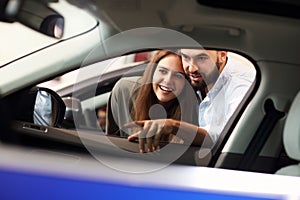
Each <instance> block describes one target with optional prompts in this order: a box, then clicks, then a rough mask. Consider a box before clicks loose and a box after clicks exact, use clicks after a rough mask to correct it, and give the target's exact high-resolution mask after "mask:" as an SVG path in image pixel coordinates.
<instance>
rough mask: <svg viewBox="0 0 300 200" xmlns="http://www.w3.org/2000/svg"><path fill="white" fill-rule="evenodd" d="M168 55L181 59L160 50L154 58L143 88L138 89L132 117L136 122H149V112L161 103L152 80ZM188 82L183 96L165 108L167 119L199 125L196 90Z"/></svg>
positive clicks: (149, 65)
mask: <svg viewBox="0 0 300 200" xmlns="http://www.w3.org/2000/svg"><path fill="white" fill-rule="evenodd" d="M168 55H176V56H178V57H179V58H180V59H181V57H180V56H179V55H178V54H177V53H175V52H172V51H169V50H158V51H156V52H155V53H154V55H153V56H152V58H151V60H150V62H149V64H148V66H147V67H146V70H145V72H144V74H143V76H142V78H141V81H140V83H141V86H140V87H139V88H137V96H136V100H135V103H134V105H133V107H134V109H133V113H132V117H133V119H134V120H135V121H138V120H149V119H150V117H149V110H150V108H151V106H152V105H154V104H158V103H159V101H158V99H157V97H156V95H155V93H154V91H153V87H152V79H153V74H154V72H155V70H156V67H157V64H158V63H159V62H160V61H161V60H162V59H163V58H165V57H166V56H168ZM185 78H186V81H185V85H184V88H183V89H182V92H181V94H180V95H179V96H178V97H177V98H175V99H173V100H171V101H170V102H169V103H168V106H165V110H166V112H167V118H172V119H176V120H183V121H186V122H189V123H193V124H198V114H197V113H198V102H197V98H196V95H195V92H194V90H193V89H192V87H191V85H190V84H189V82H188V77H187V76H186V77H185Z"/></svg>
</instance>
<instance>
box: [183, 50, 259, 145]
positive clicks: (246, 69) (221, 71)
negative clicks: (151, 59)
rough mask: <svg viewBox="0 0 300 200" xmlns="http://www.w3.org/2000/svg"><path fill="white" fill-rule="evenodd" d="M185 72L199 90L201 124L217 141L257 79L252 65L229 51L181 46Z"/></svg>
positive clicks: (214, 140)
mask: <svg viewBox="0 0 300 200" xmlns="http://www.w3.org/2000/svg"><path fill="white" fill-rule="evenodd" d="M181 56H182V62H183V66H184V69H185V72H186V74H187V75H188V76H189V78H190V82H191V84H192V86H193V87H194V89H195V90H196V91H199V92H198V94H199V98H200V99H201V103H200V106H199V127H202V128H204V129H205V130H206V131H207V132H208V133H209V135H210V137H211V139H212V140H213V142H216V140H217V139H218V137H219V135H220V133H221V132H222V130H223V128H224V126H225V125H226V123H227V122H228V120H229V118H230V117H231V116H232V114H233V112H234V111H235V110H236V108H237V107H238V105H239V104H240V102H241V100H242V99H243V97H244V96H245V94H246V92H247V91H248V89H249V87H250V86H251V84H252V82H253V81H254V78H255V70H254V68H253V67H250V66H248V65H245V64H244V63H242V62H238V61H236V60H234V59H232V58H231V57H228V56H227V52H226V51H215V50H204V49H182V50H181Z"/></svg>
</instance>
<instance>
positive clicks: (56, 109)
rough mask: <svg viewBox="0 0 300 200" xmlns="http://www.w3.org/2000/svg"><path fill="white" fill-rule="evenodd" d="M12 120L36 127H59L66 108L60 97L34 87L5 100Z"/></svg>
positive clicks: (50, 91)
mask: <svg viewBox="0 0 300 200" xmlns="http://www.w3.org/2000/svg"><path fill="white" fill-rule="evenodd" d="M6 102H7V103H8V105H9V107H10V109H11V113H12V114H13V119H14V120H18V121H24V122H29V123H35V124H37V125H43V126H52V127H60V126H61V124H62V122H63V119H64V115H65V110H66V106H65V104H64V102H63V101H62V99H61V97H60V96H59V95H58V94H57V93H56V92H54V91H53V90H50V89H48V88H40V87H34V88H31V89H30V90H24V91H21V92H18V93H16V94H14V95H12V96H10V97H8V98H7V99H6Z"/></svg>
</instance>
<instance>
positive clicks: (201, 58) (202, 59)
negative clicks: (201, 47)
mask: <svg viewBox="0 0 300 200" xmlns="http://www.w3.org/2000/svg"><path fill="white" fill-rule="evenodd" d="M207 59H208V56H199V57H197V60H198V61H205V60H207Z"/></svg>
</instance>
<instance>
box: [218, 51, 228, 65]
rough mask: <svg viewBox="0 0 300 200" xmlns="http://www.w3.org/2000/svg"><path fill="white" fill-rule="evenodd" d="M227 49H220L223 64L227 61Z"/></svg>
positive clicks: (219, 53) (219, 56)
mask: <svg viewBox="0 0 300 200" xmlns="http://www.w3.org/2000/svg"><path fill="white" fill-rule="evenodd" d="M226 57H227V51H218V58H219V62H220V63H221V64H225V63H226Z"/></svg>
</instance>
